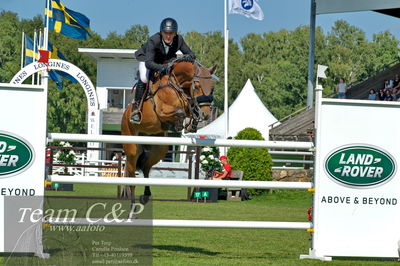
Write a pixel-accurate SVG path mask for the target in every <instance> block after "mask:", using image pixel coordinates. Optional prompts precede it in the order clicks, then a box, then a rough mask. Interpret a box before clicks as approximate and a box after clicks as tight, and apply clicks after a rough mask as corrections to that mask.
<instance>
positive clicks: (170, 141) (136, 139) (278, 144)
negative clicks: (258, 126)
mask: <svg viewBox="0 0 400 266" xmlns="http://www.w3.org/2000/svg"><path fill="white" fill-rule="evenodd" d="M56 140H64V141H70V142H104V143H126V144H153V145H187V146H219V147H248V148H269V149H288V150H312V149H313V148H314V145H313V143H312V142H287V141H263V140H229V139H196V138H173V137H145V136H115V135H85V134H65V133H49V134H48V141H49V142H53V141H56Z"/></svg>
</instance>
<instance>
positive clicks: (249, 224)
mask: <svg viewBox="0 0 400 266" xmlns="http://www.w3.org/2000/svg"><path fill="white" fill-rule="evenodd" d="M91 219H93V220H95V219H94V218H91ZM48 223H49V224H51V225H99V226H154V227H197V228H251V229H310V228H311V223H310V222H263V221H211V220H162V219H154V220H150V219H132V220H131V219H126V220H119V221H115V220H113V221H104V220H101V219H99V221H93V222H90V221H88V220H87V219H85V218H75V219H73V221H63V219H62V221H56V220H55V221H49V222H48Z"/></svg>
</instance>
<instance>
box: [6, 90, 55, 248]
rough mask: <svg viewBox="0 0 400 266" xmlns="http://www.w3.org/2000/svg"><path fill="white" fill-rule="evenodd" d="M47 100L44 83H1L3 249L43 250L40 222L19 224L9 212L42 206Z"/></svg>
mask: <svg viewBox="0 0 400 266" xmlns="http://www.w3.org/2000/svg"><path fill="white" fill-rule="evenodd" d="M46 103H47V101H46V91H45V90H44V89H43V88H41V87H38V86H28V85H11V84H0V113H1V115H0V206H1V207H0V236H1V237H0V252H11V253H12V252H34V253H37V252H40V247H39V246H38V245H40V241H41V235H40V234H41V230H36V229H35V228H39V229H40V228H41V226H39V227H35V224H29V223H24V224H20V225H19V224H18V221H16V220H15V219H14V220H12V219H10V218H11V216H10V213H12V212H13V211H15V212H16V213H18V210H17V209H16V208H17V206H21V208H25V209H29V208H32V209H38V208H39V209H40V208H42V203H43V202H42V199H41V196H43V192H44V185H43V184H44V170H45V168H44V160H45V146H46ZM33 198H35V201H34V200H32V199H33ZM21 204H22V205H21ZM10 208H13V209H10ZM32 230H33V232H34V233H35V234H33V233H31V231H32ZM35 230H36V231H35ZM28 231H29V232H30V233H28V234H30V236H32V235H35V237H25V235H27V232H28ZM10 233H12V234H10ZM28 236H29V235H28ZM18 243H23V244H24V247H23V248H22V249H21V248H18Z"/></svg>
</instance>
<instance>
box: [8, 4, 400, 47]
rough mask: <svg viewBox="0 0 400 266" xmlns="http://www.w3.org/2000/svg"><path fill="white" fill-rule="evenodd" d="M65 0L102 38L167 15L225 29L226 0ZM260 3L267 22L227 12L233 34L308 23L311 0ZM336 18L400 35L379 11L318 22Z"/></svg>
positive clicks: (24, 10)
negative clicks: (88, 20)
mask: <svg viewBox="0 0 400 266" xmlns="http://www.w3.org/2000/svg"><path fill="white" fill-rule="evenodd" d="M62 3H64V4H65V6H66V7H68V8H70V9H72V10H74V11H77V12H80V13H83V14H85V15H86V16H87V17H88V18H89V19H90V23H91V29H92V30H93V31H95V32H97V33H99V34H100V35H101V36H102V37H106V36H107V34H108V33H109V32H113V31H115V32H117V33H119V34H123V33H125V31H126V30H128V29H129V28H130V27H131V26H132V25H135V24H141V25H147V26H148V27H149V31H150V34H153V33H156V32H157V31H158V30H159V25H160V22H161V20H162V19H163V18H165V17H173V18H175V19H176V20H177V21H178V24H179V32H180V33H186V32H190V31H197V32H200V33H205V32H210V31H221V32H223V29H224V0H114V1H109V0H62ZM259 5H260V6H261V9H262V10H263V12H264V16H265V19H264V20H263V21H258V20H254V19H249V18H246V17H244V16H241V15H237V14H231V15H228V28H229V37H230V38H233V39H234V40H235V41H236V42H239V41H240V38H242V37H244V36H245V35H246V34H248V33H258V34H259V33H264V32H269V31H279V30H280V29H287V30H293V29H295V28H296V27H298V26H301V25H309V22H310V0H259ZM44 6H45V0H0V10H7V11H13V12H15V13H17V14H18V16H19V18H25V19H30V18H33V17H34V16H35V15H42V14H43V13H44ZM338 19H344V20H346V21H347V22H348V23H350V24H351V25H353V26H356V27H358V28H360V29H362V30H363V31H364V32H365V33H366V36H367V38H368V39H369V40H372V35H373V34H374V33H379V32H382V31H386V30H388V31H390V32H391V33H392V34H394V35H395V36H396V38H397V39H398V40H400V19H398V18H393V17H390V16H387V15H383V14H378V13H375V12H370V11H365V12H354V13H340V14H329V15H318V16H317V22H316V23H317V26H321V27H322V29H323V31H324V32H325V33H328V32H329V31H331V27H332V25H333V24H334V22H335V21H336V20H338ZM32 35H33V34H32ZM121 48H123V47H121Z"/></svg>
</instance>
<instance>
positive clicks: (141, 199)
mask: <svg viewBox="0 0 400 266" xmlns="http://www.w3.org/2000/svg"><path fill="white" fill-rule="evenodd" d="M149 200H150V196H149V195H141V196H140V197H139V202H140V203H142V204H143V205H145V204H146V203H147V202H149Z"/></svg>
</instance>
